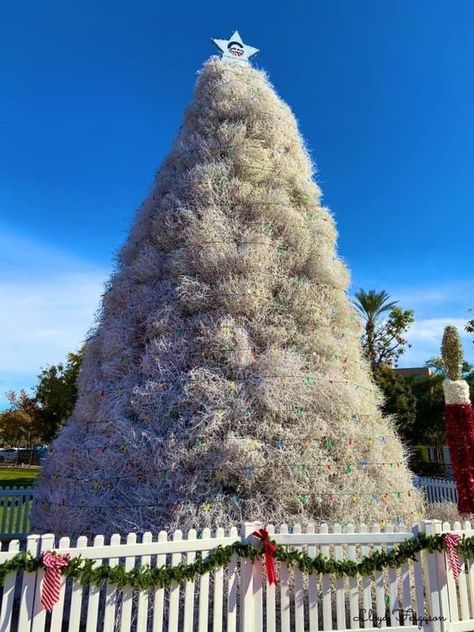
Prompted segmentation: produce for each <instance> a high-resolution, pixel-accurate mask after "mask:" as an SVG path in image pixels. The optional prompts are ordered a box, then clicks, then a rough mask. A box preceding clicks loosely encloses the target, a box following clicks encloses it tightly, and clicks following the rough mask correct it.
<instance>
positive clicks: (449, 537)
mask: <svg viewBox="0 0 474 632" xmlns="http://www.w3.org/2000/svg"><path fill="white" fill-rule="evenodd" d="M460 540H461V536H460V535H459V534H458V533H445V534H444V535H443V544H444V546H445V547H446V549H447V553H448V562H449V567H450V569H451V570H452V572H453V575H454V579H457V578H458V577H459V575H460V574H461V561H460V560H459V555H458V549H457V546H458V544H459V542H460Z"/></svg>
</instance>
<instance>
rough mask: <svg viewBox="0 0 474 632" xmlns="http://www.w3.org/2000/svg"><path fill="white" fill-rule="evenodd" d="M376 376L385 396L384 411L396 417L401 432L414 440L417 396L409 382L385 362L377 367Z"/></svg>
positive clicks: (406, 438)
mask: <svg viewBox="0 0 474 632" xmlns="http://www.w3.org/2000/svg"><path fill="white" fill-rule="evenodd" d="M374 378H375V381H376V382H377V385H378V386H379V388H380V389H381V391H382V393H383V396H384V405H383V407H382V410H383V412H384V413H385V414H386V415H393V416H394V417H395V422H396V424H397V428H398V431H399V433H400V434H401V435H402V437H403V438H404V439H405V440H406V441H408V442H412V441H413V440H414V437H415V435H416V398H415V396H414V394H413V391H412V388H411V386H410V384H409V382H407V380H406V379H405V378H403V377H401V376H399V375H397V374H396V373H394V371H392V369H391V368H390V367H388V366H386V365H384V364H380V365H379V366H377V367H376V368H375V371H374Z"/></svg>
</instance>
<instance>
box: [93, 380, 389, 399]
mask: <svg viewBox="0 0 474 632" xmlns="http://www.w3.org/2000/svg"><path fill="white" fill-rule="evenodd" d="M214 377H218V378H220V379H223V380H227V382H228V386H229V387H230V388H231V389H235V388H237V384H239V383H244V384H245V383H250V384H257V385H259V384H261V383H262V381H263V380H283V381H285V380H303V384H304V385H305V386H311V385H313V384H314V383H315V382H325V383H327V384H347V385H349V386H353V387H354V389H355V390H359V389H363V390H366V391H369V392H373V393H374V392H378V391H377V389H376V388H373V387H371V386H365V385H364V384H356V383H354V382H351V381H350V380H334V379H332V378H330V379H328V378H327V377H316V376H314V375H306V376H301V375H260V376H249V377H247V378H245V377H241V378H237V379H236V378H233V379H229V378H228V377H225V376H223V375H216V376H214ZM207 381H208V382H209V383H210V382H211V379H210V378H208V380H207ZM188 382H189V380H188V379H185V378H178V377H176V378H174V379H166V378H160V381H159V382H155V383H154V386H155V387H156V388H159V389H165V385H166V384H187V383H188ZM133 388H135V387H133ZM125 390H127V389H124V388H117V387H116V386H110V387H106V386H101V387H100V388H90V389H89V392H91V393H97V392H100V393H102V394H103V396H104V397H105V393H107V392H115V393H123V392H125Z"/></svg>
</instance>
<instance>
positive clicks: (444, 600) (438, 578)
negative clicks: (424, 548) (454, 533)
mask: <svg viewBox="0 0 474 632" xmlns="http://www.w3.org/2000/svg"><path fill="white" fill-rule="evenodd" d="M423 526H424V532H425V533H426V535H427V536H430V535H435V534H439V533H442V522H441V520H424V521H423ZM424 562H425V564H426V570H427V573H426V580H427V585H426V597H427V602H428V603H427V605H428V616H429V617H430V618H431V619H432V621H431V622H430V627H431V630H432V632H448V630H449V629H450V625H449V624H450V615H449V597H448V584H447V575H446V559H445V554H444V551H437V552H435V553H428V552H427V553H426V554H425V559H424Z"/></svg>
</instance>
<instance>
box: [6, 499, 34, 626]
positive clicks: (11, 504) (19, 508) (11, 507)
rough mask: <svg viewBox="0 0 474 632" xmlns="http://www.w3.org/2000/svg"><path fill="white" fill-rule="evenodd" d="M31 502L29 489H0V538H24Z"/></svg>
mask: <svg viewBox="0 0 474 632" xmlns="http://www.w3.org/2000/svg"><path fill="white" fill-rule="evenodd" d="M32 500H33V489H32V488H31V487H0V538H8V537H15V538H21V537H23V536H26V534H27V533H28V531H29V528H30V507H31V503H32ZM0 632H1V631H0Z"/></svg>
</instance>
